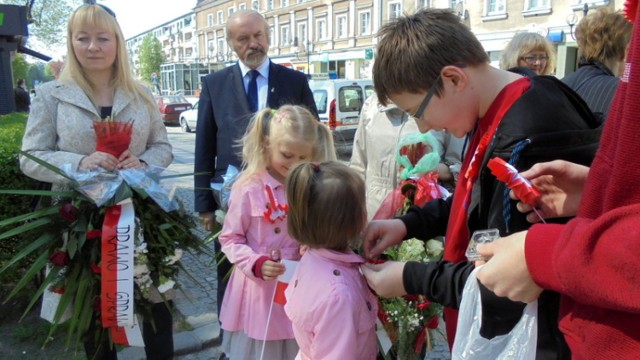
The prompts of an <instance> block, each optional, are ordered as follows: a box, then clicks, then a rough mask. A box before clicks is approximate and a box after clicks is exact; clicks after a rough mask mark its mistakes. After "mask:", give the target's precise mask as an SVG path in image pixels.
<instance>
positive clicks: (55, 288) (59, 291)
mask: <svg viewBox="0 0 640 360" xmlns="http://www.w3.org/2000/svg"><path fill="white" fill-rule="evenodd" d="M49 290H50V291H51V292H52V293H56V294H60V295H62V294H64V288H63V287H60V288H57V287H53V286H52V287H51V288H50V289H49Z"/></svg>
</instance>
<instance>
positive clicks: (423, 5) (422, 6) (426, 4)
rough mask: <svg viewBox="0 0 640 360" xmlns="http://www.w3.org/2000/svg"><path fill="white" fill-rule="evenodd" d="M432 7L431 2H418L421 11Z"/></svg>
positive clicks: (425, 0) (419, 0)
mask: <svg viewBox="0 0 640 360" xmlns="http://www.w3.org/2000/svg"><path fill="white" fill-rule="evenodd" d="M430 7H431V0H418V8H419V9H428V8H430Z"/></svg>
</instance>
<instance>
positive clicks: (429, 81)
mask: <svg viewBox="0 0 640 360" xmlns="http://www.w3.org/2000/svg"><path fill="white" fill-rule="evenodd" d="M378 35H379V39H380V40H379V43H378V50H377V57H376V61H375V64H374V68H373V77H374V84H375V87H376V93H377V94H378V97H379V101H380V102H381V103H383V104H385V103H386V102H387V101H392V102H393V103H395V104H396V105H397V106H398V107H399V108H401V109H403V110H404V111H406V112H407V113H409V114H412V117H413V118H414V119H415V121H416V123H417V124H418V128H419V129H420V131H422V132H426V131H428V130H430V129H436V130H446V131H447V132H449V133H451V134H453V135H455V136H458V137H462V136H467V145H468V146H467V149H466V151H464V152H463V161H462V169H461V171H460V175H459V177H458V184H457V187H456V190H455V192H454V195H453V197H450V198H448V199H446V200H445V199H437V200H433V201H431V202H429V203H427V204H425V205H424V206H423V207H422V208H419V207H412V208H410V210H409V211H408V213H407V214H406V215H404V216H402V217H400V218H397V219H392V220H381V221H373V222H371V223H370V224H369V226H368V228H367V230H366V234H365V240H364V250H365V253H366V255H367V256H368V257H369V258H372V257H376V256H378V255H380V254H381V253H382V252H383V251H384V250H385V249H386V248H387V247H389V246H391V245H394V244H397V243H399V242H400V241H402V240H403V239H410V238H420V239H425V240H426V239H431V238H434V237H436V236H441V235H446V236H445V250H444V258H443V261H440V262H432V263H427V264H419V263H406V264H405V263H394V262H386V263H383V264H378V265H367V267H365V268H364V269H363V271H364V273H365V276H366V277H367V280H368V281H369V284H370V285H371V287H372V288H373V289H374V290H375V291H376V292H377V293H378V294H379V295H382V296H398V295H403V294H406V293H409V294H424V295H426V296H427V297H428V298H429V300H431V301H435V302H438V303H441V304H443V305H445V306H447V308H446V309H445V321H446V325H447V335H448V340H449V343H450V345H451V344H453V340H454V335H455V325H456V322H457V311H456V310H454V309H456V308H457V307H458V306H459V304H460V297H461V294H462V289H463V287H464V283H465V281H466V279H467V277H468V275H469V274H470V272H471V271H472V270H473V264H472V263H470V262H467V261H465V250H466V248H467V246H468V243H469V238H470V235H471V233H473V232H474V231H475V230H482V229H490V228H497V229H498V230H499V232H500V235H501V236H504V235H505V234H511V233H513V232H517V231H520V230H524V229H527V228H528V227H529V226H530V224H529V223H528V222H527V220H526V217H525V215H523V214H521V213H519V212H518V211H517V210H516V208H515V202H513V201H512V200H511V199H510V198H509V195H508V192H509V189H507V188H506V187H505V185H504V184H503V183H501V182H499V181H498V180H497V179H496V178H495V177H494V176H493V175H492V174H491V172H490V171H489V169H488V168H487V166H486V165H487V163H488V161H489V160H490V159H491V158H494V157H500V158H502V159H504V160H505V161H507V162H508V163H510V164H511V165H513V166H514V167H515V168H516V169H525V168H529V167H530V166H531V165H533V164H535V163H537V162H542V161H547V160H552V159H565V160H568V159H570V161H572V162H576V163H581V164H589V163H590V162H591V160H592V159H593V156H594V154H595V151H596V149H597V146H598V140H599V135H600V131H599V129H596V128H597V126H598V123H597V120H596V119H595V118H594V117H593V114H592V113H591V111H590V110H589V109H588V108H587V106H586V105H585V104H584V102H582V101H581V100H580V99H579V98H578V96H577V95H576V94H575V93H574V92H573V91H571V90H570V89H569V88H567V87H566V86H565V85H563V84H562V83H561V82H560V81H558V80H557V79H555V78H553V77H533V78H528V77H521V76H519V75H517V74H515V73H512V72H508V71H504V70H500V69H496V68H493V67H492V66H491V65H490V64H489V59H488V56H487V54H486V52H485V51H484V49H483V48H482V45H481V44H480V42H479V41H478V40H477V39H476V38H475V36H474V35H473V33H471V31H470V30H469V29H468V28H467V27H466V26H465V25H464V24H462V23H461V22H460V21H459V17H457V16H456V15H455V14H453V13H452V12H451V11H449V10H445V9H426V10H421V11H419V12H418V13H416V14H415V15H411V16H406V17H400V18H397V19H396V20H394V21H392V22H390V23H388V24H387V25H385V26H383V27H382V29H381V30H380V31H379V33H378ZM481 292H482V304H483V317H482V327H481V331H480V333H481V334H482V335H483V336H484V337H486V338H493V337H495V336H498V335H504V334H506V333H508V332H509V331H510V330H511V329H512V328H513V326H514V325H515V324H516V323H517V322H518V320H519V319H520V316H521V315H522V310H523V309H524V306H525V304H523V303H518V302H511V301H509V300H507V299H506V298H499V297H497V296H495V295H494V294H493V293H492V292H490V291H489V290H487V289H486V288H483V289H482V290H481ZM538 313H539V319H538V342H537V348H538V349H537V353H538V354H539V355H541V356H539V357H538V358H547V357H549V358H553V359H556V358H569V357H570V355H569V351H568V348H567V347H566V343H565V342H564V339H563V338H562V334H561V333H560V332H559V330H558V327H557V313H558V295H557V294H556V293H552V292H545V293H543V295H542V296H541V297H540V299H539V306H538Z"/></svg>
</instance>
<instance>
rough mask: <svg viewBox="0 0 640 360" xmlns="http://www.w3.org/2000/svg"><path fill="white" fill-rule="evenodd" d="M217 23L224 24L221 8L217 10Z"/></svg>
mask: <svg viewBox="0 0 640 360" xmlns="http://www.w3.org/2000/svg"><path fill="white" fill-rule="evenodd" d="M217 15H218V25H221V24H224V12H222V10H218V13H217Z"/></svg>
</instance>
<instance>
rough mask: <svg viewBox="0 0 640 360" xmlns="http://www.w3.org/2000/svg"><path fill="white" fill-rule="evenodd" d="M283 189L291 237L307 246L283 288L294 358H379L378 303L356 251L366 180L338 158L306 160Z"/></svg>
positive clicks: (363, 218)
mask: <svg viewBox="0 0 640 360" xmlns="http://www.w3.org/2000/svg"><path fill="white" fill-rule="evenodd" d="M285 188H286V195H287V199H289V223H288V225H287V226H288V229H289V234H290V235H291V236H293V237H294V238H295V239H296V240H297V241H298V242H300V243H301V244H302V245H303V246H305V247H307V250H306V252H305V253H304V255H303V256H302V259H301V260H300V263H299V264H298V266H297V267H296V270H295V273H294V274H293V277H292V279H291V281H290V282H289V285H288V287H287V290H286V291H285V295H286V298H287V303H286V305H285V307H284V310H285V312H286V314H287V316H288V317H289V318H290V319H291V322H292V324H293V333H294V335H295V338H296V341H297V342H298V346H299V347H300V351H299V352H298V356H297V357H296V359H304V360H306V359H313V360H322V359H354V360H355V359H362V360H369V359H375V358H376V355H377V353H378V346H377V341H376V330H375V322H376V316H377V313H378V302H377V299H376V297H375V295H374V294H373V293H372V292H371V291H370V290H369V287H368V286H367V282H366V280H365V278H364V277H363V276H362V274H361V273H360V270H359V268H360V265H361V264H362V263H363V259H362V258H361V257H360V256H359V255H357V254H356V253H354V252H353V250H351V246H355V245H357V244H356V243H357V239H358V237H359V234H360V232H361V231H362V229H363V228H364V226H365V225H366V221H367V211H366V206H365V189H364V182H363V180H362V178H361V177H360V175H358V174H357V173H356V172H354V171H353V170H352V169H350V168H349V167H348V166H346V165H344V164H342V163H339V162H325V163H321V164H317V163H315V164H313V163H305V164H300V165H298V166H296V167H295V168H294V169H293V170H292V171H291V174H290V175H289V177H288V178H287V182H286V186H285Z"/></svg>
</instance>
